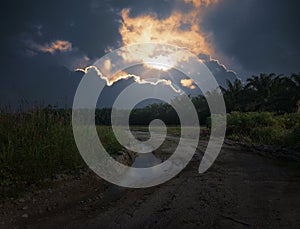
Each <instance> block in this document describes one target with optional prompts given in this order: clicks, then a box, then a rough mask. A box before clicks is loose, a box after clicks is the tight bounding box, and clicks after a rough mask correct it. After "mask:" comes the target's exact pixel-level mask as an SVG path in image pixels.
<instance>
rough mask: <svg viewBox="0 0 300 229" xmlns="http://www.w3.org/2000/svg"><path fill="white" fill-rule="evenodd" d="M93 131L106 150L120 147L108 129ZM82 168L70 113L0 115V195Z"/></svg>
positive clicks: (51, 111) (43, 110)
mask: <svg viewBox="0 0 300 229" xmlns="http://www.w3.org/2000/svg"><path fill="white" fill-rule="evenodd" d="M97 130H98V133H99V136H100V139H101V141H102V142H103V145H104V147H105V148H107V150H108V152H110V153H112V154H113V153H115V152H117V151H119V150H121V148H122V147H121V146H120V145H119V144H118V142H117V140H116V139H115V138H114V135H113V133H112V130H111V128H109V127H98V128H97ZM85 167H86V165H85V163H84V161H83V160H82V158H81V156H80V154H79V152H78V150H77V147H76V144H75V140H74V137H73V132H72V126H71V112H69V111H65V110H53V109H36V110H34V111H31V112H26V113H14V114H0V192H1V196H0V198H1V197H4V196H9V195H10V194H14V192H19V191H20V190H22V189H26V187H28V186H29V185H31V184H41V183H43V181H44V180H45V178H51V177H52V176H53V175H55V174H59V173H74V172H75V173H76V172H78V171H79V170H80V169H82V168H85ZM11 192H12V193H11Z"/></svg>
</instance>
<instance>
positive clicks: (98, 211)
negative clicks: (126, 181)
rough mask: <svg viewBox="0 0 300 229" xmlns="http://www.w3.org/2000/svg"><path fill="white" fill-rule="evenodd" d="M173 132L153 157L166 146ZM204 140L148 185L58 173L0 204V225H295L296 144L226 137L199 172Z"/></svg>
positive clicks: (299, 208) (299, 176) (299, 206)
mask: <svg viewBox="0 0 300 229" xmlns="http://www.w3.org/2000/svg"><path fill="white" fill-rule="evenodd" d="M172 139H173V140H170V141H169V143H168V144H166V148H165V149H164V148H162V149H161V151H160V152H156V153H155V158H156V161H155V163H157V161H159V159H163V158H164V157H167V156H168V154H170V153H171V152H173V150H174V148H175V147H176V145H177V144H176V141H174V138H172ZM206 144H207V142H205V141H201V142H200V143H199V147H198V150H197V153H196V154H195V156H194V158H193V159H192V161H191V162H190V163H189V165H188V166H187V167H186V168H185V169H184V170H183V171H182V172H181V173H180V174H179V175H178V176H176V177H175V178H173V179H172V180H170V181H168V182H167V183H164V184H161V185H159V186H156V187H152V188H147V189H126V188H120V187H116V186H114V185H111V184H109V183H108V182H106V181H104V180H102V179H100V178H97V177H96V176H95V175H94V174H93V173H92V172H85V173H83V174H82V175H80V176H76V177H70V176H66V177H64V176H62V177H58V178H57V180H56V181H55V182H56V185H54V186H53V187H52V188H47V189H45V190H39V191H32V193H29V194H27V195H26V196H25V197H24V198H22V199H18V200H14V201H13V203H12V202H9V203H3V204H1V208H0V209H1V211H0V219H1V223H2V225H1V228H179V227H180V228H182V227H184V228H199V227H214V228H221V227H222V228H223V227H230V228H244V227H255V228H257V227H259V228H279V227H281V228H282V227H285V228H287V227H288V228H300V218H299V215H300V196H299V193H300V169H299V160H298V159H299V158H298V156H299V155H298V153H299V149H295V150H291V152H288V154H289V155H294V156H295V157H293V158H286V157H285V153H286V152H285V150H284V149H281V148H278V149H277V150H275V149H270V148H267V147H258V148H256V149H255V148H253V147H247V146H243V145H241V144H236V143H234V142H230V141H226V143H225V144H224V146H223V148H222V151H221V153H220V155H219V157H218V159H217V160H216V162H215V163H214V165H213V166H212V167H211V168H210V169H209V170H208V171H207V172H206V173H205V174H198V172H197V170H198V166H199V163H200V160H201V157H202V155H203V151H204V150H205V146H206ZM270 152H273V153H270ZM138 158H139V157H137V158H136V160H138ZM146 158H147V157H146ZM149 158H152V157H149ZM139 160H141V159H139Z"/></svg>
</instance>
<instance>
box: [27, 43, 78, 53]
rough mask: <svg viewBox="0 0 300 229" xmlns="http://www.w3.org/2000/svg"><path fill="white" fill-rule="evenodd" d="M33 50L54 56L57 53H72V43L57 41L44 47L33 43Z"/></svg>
mask: <svg viewBox="0 0 300 229" xmlns="http://www.w3.org/2000/svg"><path fill="white" fill-rule="evenodd" d="M31 48H32V49H34V50H36V51H39V52H44V53H51V54H54V53H56V52H57V51H59V52H70V51H72V43H71V42H69V41H64V40H56V41H53V42H51V43H46V44H43V45H40V44H37V43H33V42H32V43H31Z"/></svg>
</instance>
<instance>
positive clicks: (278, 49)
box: [203, 0, 300, 77]
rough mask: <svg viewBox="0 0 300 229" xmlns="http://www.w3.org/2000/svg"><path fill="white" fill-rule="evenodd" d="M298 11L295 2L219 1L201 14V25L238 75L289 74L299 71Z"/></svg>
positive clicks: (298, 7)
mask: <svg viewBox="0 0 300 229" xmlns="http://www.w3.org/2000/svg"><path fill="white" fill-rule="evenodd" d="M299 9H300V1H296V0H295V1H293V0H290V1H284V0H281V1H280V0H279V1H274V0H247V1H240V0H223V1H220V3H219V4H217V5H215V6H214V7H212V8H210V9H208V10H207V11H205V16H204V19H203V25H204V27H205V29H206V30H207V31H208V32H211V33H212V34H213V37H214V45H215V47H216V50H217V51H219V52H220V53H219V54H222V55H223V58H222V60H223V61H224V62H226V64H227V65H229V66H230V67H231V68H233V69H234V70H236V71H237V72H239V73H240V75H242V76H244V77H245V76H246V77H249V74H257V73H259V72H266V73H270V72H275V73H286V74H289V73H291V72H299V71H300V42H299V37H300V29H299V28H300V14H299ZM225 60H226V61H225Z"/></svg>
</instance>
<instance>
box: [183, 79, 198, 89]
mask: <svg viewBox="0 0 300 229" xmlns="http://www.w3.org/2000/svg"><path fill="white" fill-rule="evenodd" d="M180 83H181V85H182V86H183V87H187V88H190V89H192V90H193V89H196V86H195V85H194V80H192V79H182V80H181V81H180Z"/></svg>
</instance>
